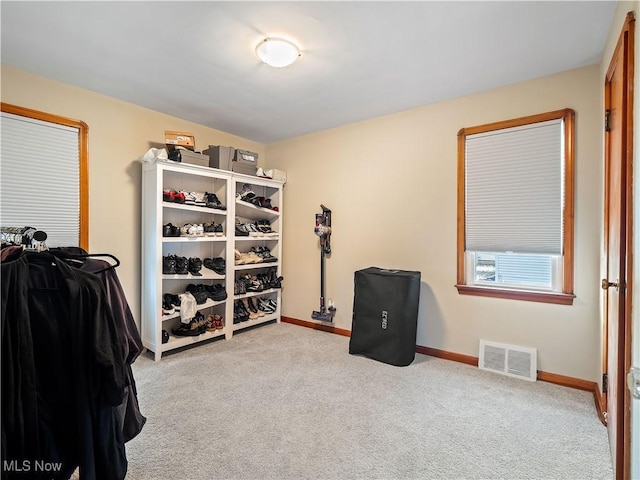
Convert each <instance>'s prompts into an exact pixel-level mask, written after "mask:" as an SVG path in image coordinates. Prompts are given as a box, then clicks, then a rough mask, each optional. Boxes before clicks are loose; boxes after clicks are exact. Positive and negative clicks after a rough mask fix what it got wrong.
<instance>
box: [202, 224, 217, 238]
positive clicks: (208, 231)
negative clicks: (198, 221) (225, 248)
mask: <svg viewBox="0 0 640 480" xmlns="http://www.w3.org/2000/svg"><path fill="white" fill-rule="evenodd" d="M202 230H203V231H204V234H205V236H207V237H215V236H216V225H215V223H203V224H202Z"/></svg>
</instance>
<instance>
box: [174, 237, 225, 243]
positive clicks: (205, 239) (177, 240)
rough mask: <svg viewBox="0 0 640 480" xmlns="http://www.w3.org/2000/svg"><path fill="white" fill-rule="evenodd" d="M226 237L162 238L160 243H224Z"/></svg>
mask: <svg viewBox="0 0 640 480" xmlns="http://www.w3.org/2000/svg"><path fill="white" fill-rule="evenodd" d="M226 241H227V237H213V236H211V235H204V236H199V235H193V236H184V237H162V243H189V242H226Z"/></svg>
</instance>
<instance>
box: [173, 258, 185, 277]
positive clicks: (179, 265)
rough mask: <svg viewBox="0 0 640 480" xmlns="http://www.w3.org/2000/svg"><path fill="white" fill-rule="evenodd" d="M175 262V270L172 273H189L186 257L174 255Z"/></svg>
mask: <svg viewBox="0 0 640 480" xmlns="http://www.w3.org/2000/svg"><path fill="white" fill-rule="evenodd" d="M175 262H176V271H175V272H173V273H177V274H178V275H186V274H187V273H189V260H187V257H175Z"/></svg>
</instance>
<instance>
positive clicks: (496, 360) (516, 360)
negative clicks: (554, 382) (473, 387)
mask: <svg viewBox="0 0 640 480" xmlns="http://www.w3.org/2000/svg"><path fill="white" fill-rule="evenodd" d="M537 365H538V360H537V350H536V349H535V348H527V347H519V346H516V345H507V344H504V343H497V342H490V341H489V340H480V360H479V362H478V367H479V368H481V369H482V370H489V371H492V372H496V373H501V374H503V375H508V376H510V377H516V378H522V379H524V380H529V381H531V382H535V381H536V378H537Z"/></svg>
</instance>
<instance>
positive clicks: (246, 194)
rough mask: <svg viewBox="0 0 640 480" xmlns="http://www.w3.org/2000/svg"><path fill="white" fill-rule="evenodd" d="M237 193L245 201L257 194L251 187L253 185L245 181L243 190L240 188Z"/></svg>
mask: <svg viewBox="0 0 640 480" xmlns="http://www.w3.org/2000/svg"><path fill="white" fill-rule="evenodd" d="M237 195H238V196H239V197H240V200H243V201H245V202H248V201H249V200H251V199H252V198H253V197H255V196H256V194H255V192H254V191H253V190H252V189H251V185H249V184H248V183H245V184H244V185H243V186H242V190H240V192H239V193H238V194H237Z"/></svg>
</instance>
